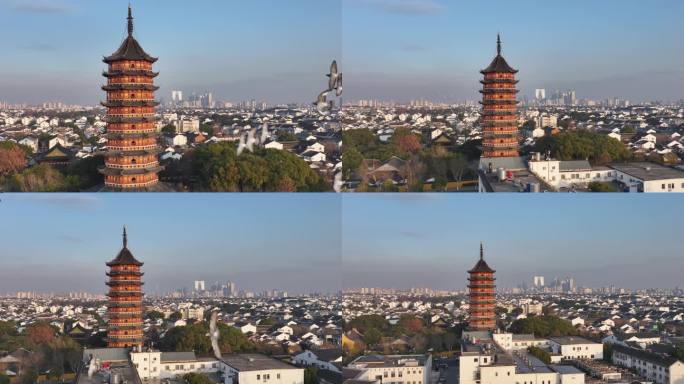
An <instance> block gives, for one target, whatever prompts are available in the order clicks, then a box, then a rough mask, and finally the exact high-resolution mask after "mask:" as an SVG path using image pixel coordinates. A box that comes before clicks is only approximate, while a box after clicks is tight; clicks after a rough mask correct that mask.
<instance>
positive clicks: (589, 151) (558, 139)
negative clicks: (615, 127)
mask: <svg viewBox="0 0 684 384" xmlns="http://www.w3.org/2000/svg"><path fill="white" fill-rule="evenodd" d="M534 151H535V152H541V153H546V152H548V151H550V152H551V155H552V156H553V157H555V158H556V159H558V160H564V161H565V160H584V159H588V160H589V161H590V162H591V163H592V164H594V165H605V164H607V163H610V162H617V161H626V160H629V159H630V158H631V156H632V155H631V153H630V152H629V150H627V148H625V146H624V145H623V144H622V143H621V142H620V141H618V140H615V139H614V138H612V137H608V136H606V135H601V134H598V133H594V132H590V131H587V130H579V131H565V132H561V133H560V134H558V135H552V136H544V137H542V138H540V139H539V140H538V141H537V143H536V145H535V148H534Z"/></svg>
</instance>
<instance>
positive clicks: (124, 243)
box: [123, 225, 128, 248]
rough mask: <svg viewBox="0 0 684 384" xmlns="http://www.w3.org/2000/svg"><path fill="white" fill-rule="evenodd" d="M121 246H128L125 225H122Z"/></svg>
mask: <svg viewBox="0 0 684 384" xmlns="http://www.w3.org/2000/svg"><path fill="white" fill-rule="evenodd" d="M123 247H124V248H127V247H128V235H127V234H126V226H125V225H124V227H123Z"/></svg>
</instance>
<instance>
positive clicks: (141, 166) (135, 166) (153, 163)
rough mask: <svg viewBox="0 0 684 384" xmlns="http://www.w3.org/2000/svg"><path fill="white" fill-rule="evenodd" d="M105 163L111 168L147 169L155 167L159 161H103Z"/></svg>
mask: <svg viewBox="0 0 684 384" xmlns="http://www.w3.org/2000/svg"><path fill="white" fill-rule="evenodd" d="M105 165H106V166H107V167H108V168H113V169H148V168H152V167H156V166H157V165H159V161H151V162H149V163H140V164H112V163H105Z"/></svg>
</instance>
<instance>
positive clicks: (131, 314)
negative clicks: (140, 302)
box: [107, 308, 142, 319]
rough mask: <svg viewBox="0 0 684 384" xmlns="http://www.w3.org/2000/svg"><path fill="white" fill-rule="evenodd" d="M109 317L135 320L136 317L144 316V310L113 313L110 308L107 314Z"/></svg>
mask: <svg viewBox="0 0 684 384" xmlns="http://www.w3.org/2000/svg"><path fill="white" fill-rule="evenodd" d="M107 314H108V316H109V317H110V318H122V319H123V318H134V317H140V315H141V314H142V310H135V311H126V312H124V311H112V308H109V310H108V312H107Z"/></svg>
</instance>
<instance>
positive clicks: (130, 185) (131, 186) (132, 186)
mask: <svg viewBox="0 0 684 384" xmlns="http://www.w3.org/2000/svg"><path fill="white" fill-rule="evenodd" d="M157 183H159V179H155V180H150V181H148V182H145V183H128V184H123V183H109V182H105V186H106V187H110V188H121V189H135V188H146V187H149V186H152V185H155V184H157Z"/></svg>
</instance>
